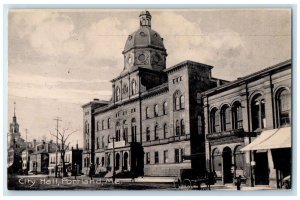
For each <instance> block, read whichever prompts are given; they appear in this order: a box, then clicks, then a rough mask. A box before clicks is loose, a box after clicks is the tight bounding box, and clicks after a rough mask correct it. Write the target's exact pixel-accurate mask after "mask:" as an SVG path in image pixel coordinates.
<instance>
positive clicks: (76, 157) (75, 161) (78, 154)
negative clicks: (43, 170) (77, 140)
mask: <svg viewBox="0 0 300 200" xmlns="http://www.w3.org/2000/svg"><path fill="white" fill-rule="evenodd" d="M64 160H65V165H66V168H67V172H68V175H74V172H75V169H76V174H77V175H80V174H81V173H82V149H79V148H78V145H76V148H75V149H74V148H73V147H72V149H71V150H66V152H65V158H64ZM56 165H57V168H58V171H57V172H58V176H61V173H62V171H63V167H62V159H61V154H60V152H58V154H57V162H56V152H52V153H49V167H48V170H49V176H55V168H56ZM75 165H76V167H75Z"/></svg>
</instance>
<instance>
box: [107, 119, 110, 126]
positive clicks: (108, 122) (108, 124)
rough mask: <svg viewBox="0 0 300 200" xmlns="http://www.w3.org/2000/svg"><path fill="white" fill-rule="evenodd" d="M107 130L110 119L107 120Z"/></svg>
mask: <svg viewBox="0 0 300 200" xmlns="http://www.w3.org/2000/svg"><path fill="white" fill-rule="evenodd" d="M107 128H110V118H108V119H107Z"/></svg>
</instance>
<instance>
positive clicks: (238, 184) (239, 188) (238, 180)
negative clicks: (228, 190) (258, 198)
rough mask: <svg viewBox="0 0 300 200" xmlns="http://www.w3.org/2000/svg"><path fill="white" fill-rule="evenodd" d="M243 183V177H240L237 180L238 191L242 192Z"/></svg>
mask: <svg viewBox="0 0 300 200" xmlns="http://www.w3.org/2000/svg"><path fill="white" fill-rule="evenodd" d="M241 183H242V176H241V175H239V176H238V177H237V178H236V183H235V184H236V189H237V190H241Z"/></svg>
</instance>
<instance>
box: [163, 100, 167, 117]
mask: <svg viewBox="0 0 300 200" xmlns="http://www.w3.org/2000/svg"><path fill="white" fill-rule="evenodd" d="M163 114H164V115H166V114H168V103H167V102H166V101H165V102H164V104H163Z"/></svg>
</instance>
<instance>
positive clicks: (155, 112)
mask: <svg viewBox="0 0 300 200" xmlns="http://www.w3.org/2000/svg"><path fill="white" fill-rule="evenodd" d="M154 116H155V117H157V116H158V105H157V104H155V106H154Z"/></svg>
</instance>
